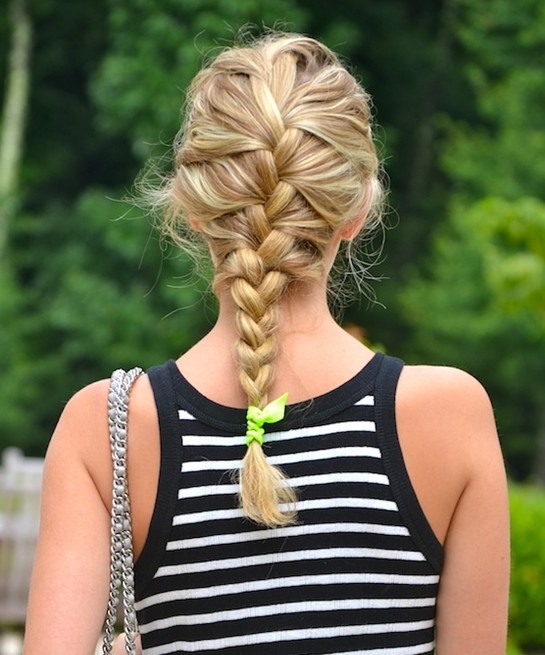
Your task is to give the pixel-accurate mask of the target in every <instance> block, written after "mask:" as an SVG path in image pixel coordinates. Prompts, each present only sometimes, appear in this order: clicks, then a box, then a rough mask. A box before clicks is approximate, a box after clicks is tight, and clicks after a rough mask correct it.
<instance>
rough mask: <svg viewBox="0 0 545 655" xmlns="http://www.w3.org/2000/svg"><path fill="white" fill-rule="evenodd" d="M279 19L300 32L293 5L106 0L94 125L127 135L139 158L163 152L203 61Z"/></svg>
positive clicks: (286, 1) (278, 1)
mask: <svg viewBox="0 0 545 655" xmlns="http://www.w3.org/2000/svg"><path fill="white" fill-rule="evenodd" d="M279 19H280V20H281V22H282V24H284V25H289V26H290V27H291V28H296V29H298V30H303V29H304V27H305V12H303V11H302V10H301V9H299V8H298V7H297V5H296V3H295V2H293V0H238V1H237V2H231V1H230V0H184V2H183V3H182V2H179V0H162V2H161V3H159V4H158V3H157V2H156V1H155V0H136V1H135V2H133V3H131V4H130V5H126V4H123V3H119V2H115V1H112V0H110V2H109V3H108V50H107V52H106V55H105V57H104V58H103V60H102V62H101V64H100V66H99V67H98V69H97V70H96V73H95V75H94V77H93V80H92V85H91V92H92V95H93V98H94V100H95V102H96V104H97V107H98V109H99V114H98V126H99V128H100V129H101V130H103V131H104V132H106V133H108V134H128V135H130V138H131V150H132V153H133V155H134V156H135V157H136V158H137V159H138V160H139V161H145V160H147V159H148V158H149V157H150V156H151V155H157V154H161V153H163V152H164V151H165V144H166V147H168V146H169V145H170V143H171V142H172V139H173V137H174V135H175V134H176V132H177V131H178V129H179V127H180V108H181V107H182V105H183V101H184V96H183V92H184V89H185V88H186V87H187V85H188V84H189V82H190V80H191V79H192V77H193V76H194V75H195V73H196V72H197V70H198V69H199V68H200V65H201V64H202V60H203V58H204V57H205V56H209V55H210V53H212V54H213V52H214V50H215V49H218V48H220V47H221V46H222V45H223V46H226V45H228V44H230V43H232V41H233V37H234V36H235V35H237V34H238V33H239V30H240V29H241V28H243V31H244V30H246V31H249V32H254V33H255V32H256V31H259V30H260V29H261V28H262V26H263V25H268V26H272V25H274V24H279ZM245 26H246V27H245Z"/></svg>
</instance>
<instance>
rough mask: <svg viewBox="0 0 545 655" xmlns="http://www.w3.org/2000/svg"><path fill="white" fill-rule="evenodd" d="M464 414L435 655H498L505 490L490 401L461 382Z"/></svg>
mask: <svg viewBox="0 0 545 655" xmlns="http://www.w3.org/2000/svg"><path fill="white" fill-rule="evenodd" d="M459 384H460V385H461V388H460V389H459V390H458V394H459V395H460V396H461V400H463V402H464V403H465V404H466V410H465V412H464V414H463V415H462V417H461V418H460V424H459V425H457V426H456V433H455V434H453V435H452V436H453V438H460V439H461V440H462V441H463V443H464V444H465V449H464V450H465V451H466V454H467V461H466V462H465V466H466V467H467V482H466V485H465V487H464V489H463V491H462V493H461V495H460V498H459V500H458V503H457V505H456V508H455V510H454V513H453V516H452V519H451V522H450V526H449V529H448V532H447V538H446V541H445V561H444V570H443V574H442V577H441V585H440V590H439V598H438V611H437V652H438V654H439V655H462V654H463V655H478V654H481V653H487V654H489V655H503V654H504V653H505V642H506V633H507V609H508V592H509V565H510V560H509V510H508V498H507V482H506V475H505V469H504V464H503V458H502V454H501V450H500V446H499V440H498V435H497V431H496V426H495V421H494V415H493V412H492V407H491V404H490V401H489V399H488V396H487V395H486V392H485V391H484V389H483V388H482V387H481V386H480V385H479V383H478V382H476V381H475V380H474V379H473V378H469V376H467V379H464V380H460V382H459Z"/></svg>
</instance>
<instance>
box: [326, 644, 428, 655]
mask: <svg viewBox="0 0 545 655" xmlns="http://www.w3.org/2000/svg"><path fill="white" fill-rule="evenodd" d="M434 648H435V641H430V642H429V643H427V644H419V645H417V646H396V647H395V648H371V649H366V650H351V651H346V652H344V651H343V653H342V655H422V654H423V653H424V655H425V654H426V653H429V652H431V651H433V649H434ZM324 655H339V654H338V652H337V651H335V652H334V653H324Z"/></svg>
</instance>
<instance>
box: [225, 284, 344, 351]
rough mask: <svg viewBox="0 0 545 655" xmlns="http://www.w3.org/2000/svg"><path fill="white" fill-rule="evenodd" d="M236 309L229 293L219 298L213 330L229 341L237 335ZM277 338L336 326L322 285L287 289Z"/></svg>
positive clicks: (282, 338) (281, 309)
mask: <svg viewBox="0 0 545 655" xmlns="http://www.w3.org/2000/svg"><path fill="white" fill-rule="evenodd" d="M236 311H237V308H236V306H235V304H234V302H233V300H232V298H231V295H230V293H229V292H228V291H227V292H224V293H223V294H222V295H221V296H220V298H219V314H218V319H217V321H216V324H215V326H214V328H213V330H212V332H218V333H221V335H222V336H223V338H226V337H227V338H230V340H231V341H233V340H234V339H236V338H237V333H236V327H235V315H236ZM279 314H280V316H279V325H278V331H277V336H278V339H279V341H283V340H284V339H286V338H289V337H290V335H298V334H310V333H313V332H315V331H317V330H318V331H319V330H321V329H323V328H325V327H327V326H335V327H338V326H337V324H336V322H335V320H334V318H333V317H332V315H331V312H330V311H329V307H328V304H327V294H326V287H325V284H322V283H318V282H316V283H308V284H305V285H304V286H303V285H301V287H300V288H297V289H296V290H293V291H289V292H288V293H286V295H285V296H284V297H283V298H282V299H281V301H280V312H279Z"/></svg>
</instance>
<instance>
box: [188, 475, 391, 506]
mask: <svg viewBox="0 0 545 655" xmlns="http://www.w3.org/2000/svg"><path fill="white" fill-rule="evenodd" d="M335 482H358V483H361V484H383V485H387V484H389V480H388V477H387V476H386V475H383V474H382V473H365V472H363V471H362V472H356V473H344V472H343V473H324V474H322V475H302V476H300V477H294V478H288V480H287V483H288V484H289V486H290V487H294V488H298V487H310V486H312V485H315V484H332V483H335ZM239 489H240V487H239V485H238V484H210V485H202V486H200V487H187V488H182V489H179V490H178V500H181V499H182V498H200V497H201V496H206V497H208V496H221V495H224V494H237V493H238V492H239Z"/></svg>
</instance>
